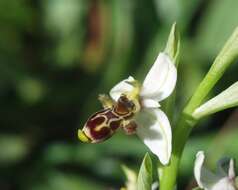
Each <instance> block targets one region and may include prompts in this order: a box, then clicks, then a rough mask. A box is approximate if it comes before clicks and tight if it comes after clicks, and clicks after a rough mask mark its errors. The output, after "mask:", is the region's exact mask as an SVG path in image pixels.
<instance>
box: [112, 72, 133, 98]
mask: <svg viewBox="0 0 238 190" xmlns="http://www.w3.org/2000/svg"><path fill="white" fill-rule="evenodd" d="M133 81H135V79H134V78H133V77H132V76H129V77H128V78H127V79H125V80H123V81H121V82H119V83H118V84H116V85H115V86H114V87H113V88H112V89H111V91H110V96H111V97H112V98H113V99H114V100H115V101H117V100H118V98H119V97H120V96H121V94H123V93H127V92H130V91H132V90H133V86H132V85H130V84H129V83H128V82H133Z"/></svg>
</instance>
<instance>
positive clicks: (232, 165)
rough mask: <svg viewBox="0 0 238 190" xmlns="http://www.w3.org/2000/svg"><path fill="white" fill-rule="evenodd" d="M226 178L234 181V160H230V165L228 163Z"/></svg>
mask: <svg viewBox="0 0 238 190" xmlns="http://www.w3.org/2000/svg"><path fill="white" fill-rule="evenodd" d="M228 177H229V178H230V179H235V177H236V174H235V164H234V160H233V159H231V160H230V163H229V169H228Z"/></svg>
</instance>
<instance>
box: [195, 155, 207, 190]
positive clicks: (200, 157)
mask: <svg viewBox="0 0 238 190" xmlns="http://www.w3.org/2000/svg"><path fill="white" fill-rule="evenodd" d="M204 159H205V155H204V151H199V152H198V153H197V154H196V160H195V165H194V176H195V179H196V181H197V183H198V185H199V187H201V188H203V184H202V181H201V173H202V167H203V163H204Z"/></svg>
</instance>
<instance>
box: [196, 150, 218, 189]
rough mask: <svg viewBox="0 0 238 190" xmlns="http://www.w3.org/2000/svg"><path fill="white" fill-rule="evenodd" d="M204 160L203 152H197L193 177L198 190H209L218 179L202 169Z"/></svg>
mask: <svg viewBox="0 0 238 190" xmlns="http://www.w3.org/2000/svg"><path fill="white" fill-rule="evenodd" d="M204 160H205V156H204V152H203V151H199V152H198V153H197V155H196V160H195V166H194V176H195V179H196V181H197V184H198V186H199V187H200V188H204V189H205V190H211V188H212V186H213V185H214V184H216V183H217V182H218V181H219V180H220V178H219V177H218V176H215V175H214V174H213V173H212V172H210V171H209V170H207V169H206V168H205V167H204Z"/></svg>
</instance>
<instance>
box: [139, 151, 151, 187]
mask: <svg viewBox="0 0 238 190" xmlns="http://www.w3.org/2000/svg"><path fill="white" fill-rule="evenodd" d="M151 184H152V162H151V159H150V156H149V154H148V153H146V155H145V157H144V159H143V162H142V164H141V167H140V171H139V175H138V179H137V189H138V190H150V189H151Z"/></svg>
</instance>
